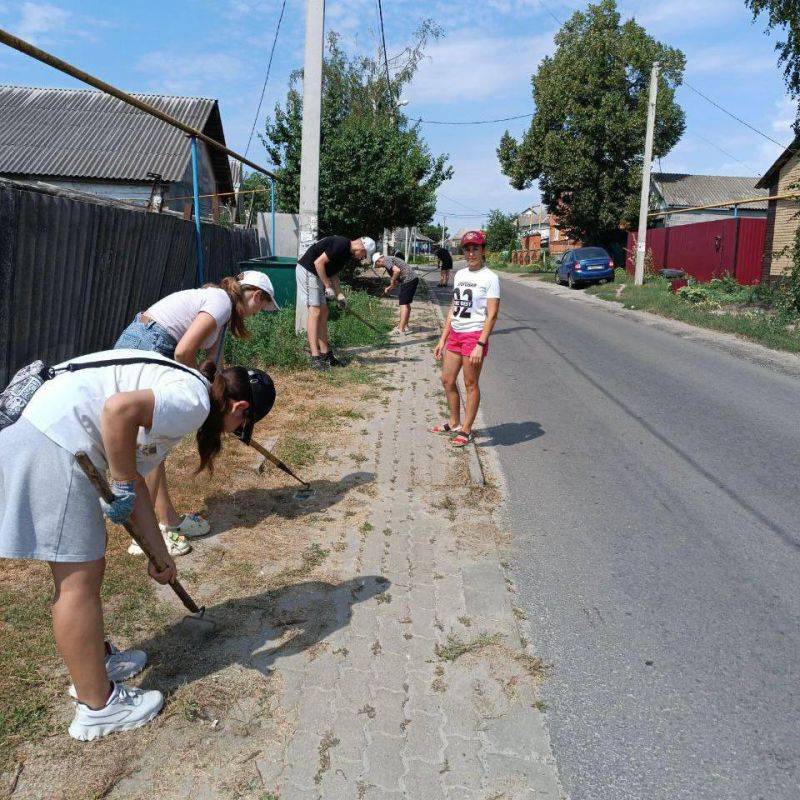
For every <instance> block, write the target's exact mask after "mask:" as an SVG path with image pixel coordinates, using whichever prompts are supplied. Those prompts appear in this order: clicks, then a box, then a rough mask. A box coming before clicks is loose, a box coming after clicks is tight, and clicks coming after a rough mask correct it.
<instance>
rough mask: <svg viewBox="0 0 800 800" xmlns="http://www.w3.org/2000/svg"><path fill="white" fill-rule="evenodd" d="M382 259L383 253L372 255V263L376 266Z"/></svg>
mask: <svg viewBox="0 0 800 800" xmlns="http://www.w3.org/2000/svg"><path fill="white" fill-rule="evenodd" d="M382 258H383V253H373V254H372V263H373V264H377V263H378V262H379V261H380V260H381V259H382Z"/></svg>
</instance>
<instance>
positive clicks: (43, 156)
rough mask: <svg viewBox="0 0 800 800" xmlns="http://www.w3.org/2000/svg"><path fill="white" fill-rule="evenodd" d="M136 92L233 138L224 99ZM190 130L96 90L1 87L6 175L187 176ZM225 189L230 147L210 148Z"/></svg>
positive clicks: (221, 138)
mask: <svg viewBox="0 0 800 800" xmlns="http://www.w3.org/2000/svg"><path fill="white" fill-rule="evenodd" d="M133 97H135V98H137V99H139V100H142V101H144V102H146V103H149V104H150V105H152V106H154V107H155V108H157V109H158V110H159V111H163V112H165V113H167V114H170V115H171V116H173V117H175V118H176V119H178V120H180V121H181V122H184V123H186V124H187V125H191V126H192V127H194V128H198V129H199V130H201V131H203V132H204V133H205V134H207V135H208V136H210V137H211V138H212V139H216V140H217V141H218V142H221V143H222V144H224V143H225V134H224V132H223V129H222V119H221V117H220V113H219V105H218V104H217V101H216V100H213V99H210V98H205V97H170V96H166V95H156V94H134V95H133ZM189 150H190V148H189V146H188V142H187V137H186V134H185V133H184V132H183V131H181V130H179V129H177V128H173V127H172V126H171V125H168V124H167V123H166V122H162V121H161V120H160V119H156V118H155V117H152V116H150V115H149V114H146V113H145V112H144V111H140V110H139V109H138V108H134V107H133V106H129V105H128V104H127V103H123V102H122V101H121V100H118V99H117V98H115V97H111V96H110V95H107V94H104V93H103V92H96V91H92V90H88V89H37V88H32V87H24V86H0V174H5V175H24V176H27V177H32V176H41V177H59V178H83V179H87V178H90V179H95V180H111V181H141V182H147V183H149V182H150V180H151V179H150V178H148V177H147V173H148V172H157V173H160V174H161V176H162V177H163V178H164V180H167V181H178V180H180V179H181V178H182V177H183V174H184V172H185V170H186V165H187V163H188V161H189V157H190V152H189ZM209 157H210V160H211V164H212V168H213V170H214V176H215V178H216V181H217V188H218V191H220V192H229V191H232V189H233V186H232V182H231V171H230V167H229V166H228V158H227V156H226V155H225V153H222V152H219V151H217V150H216V149H211V148H209Z"/></svg>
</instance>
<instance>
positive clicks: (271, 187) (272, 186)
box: [269, 178, 278, 256]
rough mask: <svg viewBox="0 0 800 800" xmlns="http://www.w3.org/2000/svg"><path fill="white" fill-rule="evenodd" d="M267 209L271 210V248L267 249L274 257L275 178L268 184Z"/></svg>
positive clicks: (275, 253)
mask: <svg viewBox="0 0 800 800" xmlns="http://www.w3.org/2000/svg"><path fill="white" fill-rule="evenodd" d="M269 207H270V208H271V209H272V242H271V245H272V246H271V247H270V248H269V249H270V250H271V251H272V252H271V254H272V255H273V256H276V255H278V254H277V252H276V251H275V248H276V242H275V178H272V179H271V180H270V184H269Z"/></svg>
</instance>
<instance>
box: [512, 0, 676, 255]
mask: <svg viewBox="0 0 800 800" xmlns="http://www.w3.org/2000/svg"><path fill="white" fill-rule="evenodd" d="M555 44H556V50H555V53H554V54H553V55H552V56H547V57H545V58H544V59H543V60H542V62H541V64H540V65H539V70H538V72H537V73H536V74H535V75H534V76H533V78H532V84H533V100H534V103H535V105H536V113H535V115H534V117H533V120H532V121H531V126H530V128H529V130H528V131H527V132H526V133H525V135H524V136H523V137H522V140H521V141H517V140H516V139H514V138H513V137H512V136H511V134H509V132H508V131H506V132H505V134H504V135H503V137H502V139H501V140H500V146H499V148H498V150H497V154H498V157H499V159H500V164H501V167H502V170H503V173H504V174H505V175H507V176H508V177H509V178H510V181H511V185H512V186H513V187H514V188H516V189H525V188H528V187H530V186H531V184H532V183H533V181H538V182H539V190H540V192H541V195H542V200H543V201H544V203H546V205H547V207H548V209H549V210H550V212H551V213H552V214H554V215H555V217H556V219H557V222H558V224H559V227H561V228H562V229H564V230H566V231H567V233H569V235H570V236H572V237H574V238H576V239H580V240H582V241H585V242H592V243H598V244H609V243H611V242H612V241H614V240H616V239H617V238H618V235H619V226H620V225H621V224H630V223H632V222H633V221H634V220H635V218H636V212H637V208H638V198H639V191H640V186H641V174H642V160H643V154H644V137H645V128H646V121H647V102H648V86H649V82H650V69H651V67H652V64H653V62H654V61H659V62H660V64H661V73H660V77H659V87H658V103H657V107H656V128H655V141H654V146H653V154H654V157H659V156H663V155H665V154H666V153H668V152H669V150H670V149H671V148H672V147H673V146H674V145H675V144H676V142H677V141H678V140H679V139H680V137H681V135H682V134H683V130H684V127H685V123H684V114H683V111H682V109H681V108H680V106H678V105H677V103H676V102H675V90H674V87H675V86H676V85H677V84H679V83H680V82H681V80H682V78H683V69H684V65H685V63H686V59H685V57H684V55H683V53H682V52H681V51H680V50H676V49H675V48H672V47H667V46H666V45H663V44H661V43H659V42H657V41H656V40H655V39H653V38H652V37H651V36H649V35H648V34H647V32H646V31H645V30H644V28H642V27H641V26H640V25H638V24H637V23H636V22H634V21H633V20H628V21H627V22H624V23H620V15H619V13H618V11H617V5H616V2H615V0H601V2H599V3H597V4H594V5H591V4H590V5H589V6H587V8H586V10H585V11H577V12H575V13H574V14H573V15H572V17H571V18H570V19H569V20H568V21H567V22H566V23H565V24H564V25H563V27H562V28H561V29H560V30H559V31H558V33H557V34H556V36H555Z"/></svg>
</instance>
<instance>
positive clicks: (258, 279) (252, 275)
mask: <svg viewBox="0 0 800 800" xmlns="http://www.w3.org/2000/svg"><path fill="white" fill-rule="evenodd" d="M237 280H238V281H239V283H240V284H241V285H242V286H252V287H253V288H255V289H261V291H263V292H266V293H267V294H268V295H269V296H270V299H271V302H270V303H269V304H268V305H267V311H280V308H281V307H280V306H279V305H278V304H277V303H276V302H275V289H273V288H272V281H271V280H270V279H269V278H268V277H267V276H266V275H265V274H264V273H263V272H259V271H258V270H257V269H248V270H247V271H246V272H243V273H242V274H241V275H239V277H238V278H237Z"/></svg>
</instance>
